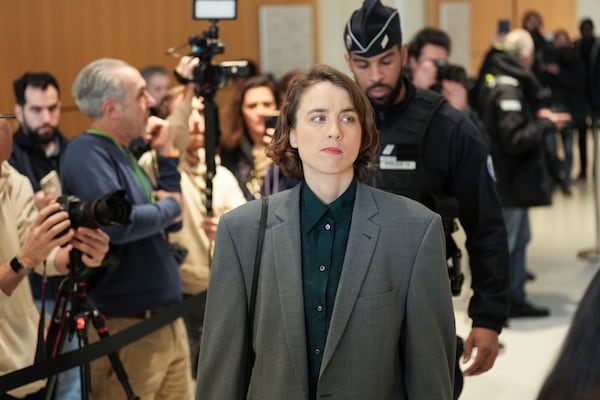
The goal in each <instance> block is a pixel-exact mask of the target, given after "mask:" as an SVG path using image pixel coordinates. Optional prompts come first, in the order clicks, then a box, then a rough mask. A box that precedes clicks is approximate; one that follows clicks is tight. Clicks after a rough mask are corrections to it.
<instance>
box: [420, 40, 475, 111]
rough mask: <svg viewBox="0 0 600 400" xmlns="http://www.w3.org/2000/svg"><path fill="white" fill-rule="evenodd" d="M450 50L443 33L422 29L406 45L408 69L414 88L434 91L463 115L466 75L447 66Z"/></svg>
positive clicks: (448, 42)
mask: <svg viewBox="0 0 600 400" xmlns="http://www.w3.org/2000/svg"><path fill="white" fill-rule="evenodd" d="M450 50H451V42H450V37H449V36H448V34H447V33H446V32H444V31H442V30H439V29H435V28H423V29H421V30H420V31H419V32H417V34H416V35H415V36H414V37H413V39H412V40H411V41H410V43H409V44H408V69H409V71H410V75H411V78H412V83H413V84H414V85H415V86H416V87H419V88H421V89H432V90H435V91H436V92H439V93H440V94H441V95H442V96H444V98H445V99H446V101H447V102H448V103H450V105H451V106H452V107H454V108H456V109H457V110H459V111H462V112H467V111H468V107H469V104H468V93H467V88H466V87H465V84H466V83H467V74H466V72H465V70H464V68H463V67H461V66H459V65H455V64H449V63H448V57H449V56H450Z"/></svg>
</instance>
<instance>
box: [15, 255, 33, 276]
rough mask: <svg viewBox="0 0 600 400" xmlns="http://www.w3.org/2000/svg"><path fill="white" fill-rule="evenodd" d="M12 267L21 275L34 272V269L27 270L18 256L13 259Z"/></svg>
mask: <svg viewBox="0 0 600 400" xmlns="http://www.w3.org/2000/svg"><path fill="white" fill-rule="evenodd" d="M10 267H11V268H12V270H13V271H15V272H16V273H17V274H21V275H27V274H29V273H30V272H31V271H32V270H33V268H25V267H24V266H23V264H22V263H21V260H19V258H18V257H17V256H14V257H13V259H12V260H10Z"/></svg>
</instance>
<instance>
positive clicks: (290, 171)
mask: <svg viewBox="0 0 600 400" xmlns="http://www.w3.org/2000/svg"><path fill="white" fill-rule="evenodd" d="M320 82H331V83H332V84H334V85H335V86H337V87H340V88H342V89H344V90H345V91H346V92H347V93H348V95H349V96H350V100H351V101H352V104H353V105H354V107H355V109H356V112H357V114H358V119H359V121H360V127H361V132H362V137H361V144H360V149H359V153H358V157H357V158H356V161H354V173H355V175H356V177H357V178H358V180H360V181H361V182H364V181H365V180H366V179H367V177H368V174H369V168H370V167H371V162H372V160H373V157H374V156H375V152H376V151H377V145H378V139H379V137H378V133H377V128H376V127H375V121H374V118H373V110H372V108H371V104H370V103H369V100H368V99H367V96H366V95H365V94H364V92H363V91H362V90H361V89H360V87H359V86H358V85H357V84H356V82H354V81H353V80H352V79H350V78H349V77H348V76H347V75H345V74H344V73H342V72H340V71H338V70H336V69H335V68H332V67H330V66H327V65H315V66H313V67H311V68H310V69H308V70H307V71H306V72H304V73H302V74H299V75H297V76H296V77H295V78H294V79H293V80H292V81H291V82H290V85H289V88H288V91H287V95H286V98H285V100H284V101H283V106H282V107H281V114H280V116H279V120H278V122H277V127H276V128H275V134H274V135H273V141H272V142H271V144H270V145H269V147H268V148H267V155H268V156H269V157H271V158H273V161H274V162H275V163H276V164H278V165H279V167H280V168H281V170H282V172H283V173H284V174H285V175H287V176H288V177H290V178H294V179H302V178H303V177H304V171H303V170H302V160H300V156H299V154H298V150H297V149H295V148H293V147H292V146H291V144H290V140H289V138H290V132H291V131H292V130H293V129H294V128H295V126H296V123H297V114H298V108H299V107H300V101H301V100H302V96H303V95H304V93H305V92H306V90H307V89H308V88H310V87H312V86H314V85H316V84H317V83H320Z"/></svg>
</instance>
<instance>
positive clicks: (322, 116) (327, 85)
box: [290, 82, 362, 182]
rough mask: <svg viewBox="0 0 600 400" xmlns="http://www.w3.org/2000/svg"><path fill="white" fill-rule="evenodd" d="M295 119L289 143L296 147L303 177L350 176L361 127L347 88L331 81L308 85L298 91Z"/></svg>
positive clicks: (352, 170) (352, 172) (359, 139)
mask: <svg viewBox="0 0 600 400" xmlns="http://www.w3.org/2000/svg"><path fill="white" fill-rule="evenodd" d="M296 121H297V122H296V126H295V128H294V129H292V131H291V132H290V145H291V146H292V147H295V148H297V149H298V154H299V155H300V159H301V160H302V166H303V170H304V177H305V178H306V180H307V181H309V182H310V180H312V179H321V178H324V177H326V176H327V177H330V176H331V175H336V176H338V177H339V178H342V179H344V180H350V179H352V177H353V176H354V161H356V158H357V157H358V152H359V149H360V143H361V136H362V129H361V125H360V121H359V117H358V113H357V111H356V109H355V107H354V104H352V101H351V99H350V96H349V95H348V92H347V91H346V90H345V89H343V88H341V87H339V86H336V85H334V84H332V83H331V82H319V83H317V84H315V85H313V86H311V87H310V88H308V89H307V90H306V91H305V92H304V94H303V95H302V99H301V100H300V104H299V107H298V112H297V115H296Z"/></svg>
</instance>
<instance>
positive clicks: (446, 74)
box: [431, 60, 468, 92]
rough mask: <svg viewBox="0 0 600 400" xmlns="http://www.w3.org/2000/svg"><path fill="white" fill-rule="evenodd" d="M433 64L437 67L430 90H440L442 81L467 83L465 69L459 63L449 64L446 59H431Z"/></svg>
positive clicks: (464, 84)
mask: <svg viewBox="0 0 600 400" xmlns="http://www.w3.org/2000/svg"><path fill="white" fill-rule="evenodd" d="M433 64H434V65H435V67H436V68H437V75H436V83H435V85H433V87H432V88H431V90H435V91H436V92H440V91H441V90H442V81H443V80H448V81H454V82H458V83H460V84H462V85H463V86H466V85H467V81H468V77H467V71H466V70H465V69H464V68H463V67H461V66H460V65H456V64H450V63H448V62H447V61H446V60H433Z"/></svg>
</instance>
